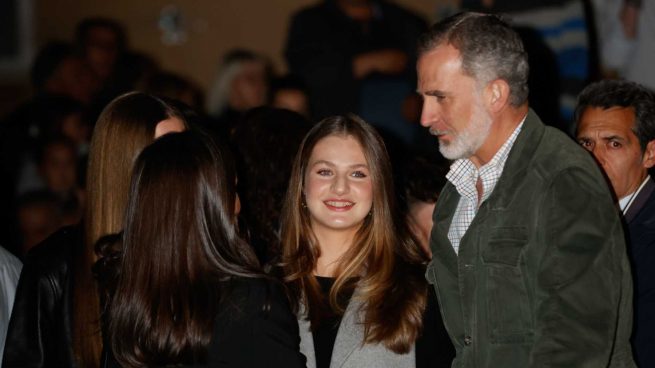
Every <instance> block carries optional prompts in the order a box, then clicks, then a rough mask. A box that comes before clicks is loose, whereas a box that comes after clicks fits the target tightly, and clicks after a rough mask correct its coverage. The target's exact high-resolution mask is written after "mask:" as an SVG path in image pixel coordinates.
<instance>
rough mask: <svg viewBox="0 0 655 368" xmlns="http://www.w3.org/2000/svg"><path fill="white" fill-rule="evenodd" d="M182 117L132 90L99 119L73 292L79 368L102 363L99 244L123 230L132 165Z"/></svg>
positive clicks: (91, 151)
mask: <svg viewBox="0 0 655 368" xmlns="http://www.w3.org/2000/svg"><path fill="white" fill-rule="evenodd" d="M169 118H178V119H179V120H180V121H181V122H182V123H183V124H186V123H185V122H184V121H185V120H184V118H183V117H182V116H181V114H180V113H179V112H178V111H177V110H176V109H175V108H173V107H171V106H170V105H168V104H167V103H166V102H164V101H162V100H160V99H158V98H156V97H153V96H151V95H148V94H145V93H141V92H131V93H127V94H124V95H122V96H119V97H117V98H116V99H114V100H113V101H112V102H110V103H109V104H108V105H107V106H106V107H105V108H104V110H103V111H102V114H101V115H100V117H99V118H98V121H97V123H96V126H95V128H94V131H93V135H92V138H91V145H90V148H89V162H88V168H87V179H86V189H87V201H86V209H85V213H84V221H83V222H84V243H85V244H84V247H83V248H82V250H81V252H78V253H77V254H76V255H75V257H76V259H75V267H74V268H73V270H74V276H73V280H74V288H73V299H74V300H73V309H74V313H73V350H74V351H75V354H76V356H78V357H79V361H80V362H81V363H80V366H87V365H90V366H93V365H97V362H98V361H99V359H100V352H101V349H102V348H101V346H102V341H101V338H100V334H99V333H98V331H99V327H98V326H97V324H98V320H99V315H100V306H99V302H98V293H97V290H96V285H95V283H94V279H93V275H92V273H91V267H92V265H93V263H94V262H95V258H96V257H95V253H94V244H95V243H96V241H98V239H100V237H102V236H104V235H107V234H112V233H117V232H119V231H120V230H121V229H122V228H123V215H124V213H125V206H126V204H127V195H128V191H129V186H130V178H131V174H132V166H133V165H134V160H135V159H136V157H137V156H138V154H139V153H140V152H141V150H143V148H144V147H145V146H147V145H148V144H150V143H151V142H152V141H154V139H155V132H156V129H157V125H158V124H159V122H161V121H162V120H166V119H169Z"/></svg>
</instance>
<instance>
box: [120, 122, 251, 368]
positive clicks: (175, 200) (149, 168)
mask: <svg viewBox="0 0 655 368" xmlns="http://www.w3.org/2000/svg"><path fill="white" fill-rule="evenodd" d="M226 155H227V153H226V151H225V150H223V149H219V148H218V147H217V146H216V145H215V143H214V142H212V141H211V140H210V139H209V138H208V137H205V136H202V135H200V134H199V133H195V132H185V133H178V134H169V135H166V136H164V137H162V138H160V139H158V140H157V141H156V142H154V143H153V144H151V145H150V146H148V147H147V148H146V149H144V150H143V152H142V153H141V155H140V156H139V158H138V160H137V162H136V164H135V167H134V172H133V177H132V183H131V188H130V197H129V202H128V206H127V210H126V216H125V229H124V232H123V254H122V261H121V265H120V270H119V276H118V283H117V287H116V292H115V294H114V296H113V301H112V304H111V308H110V325H109V326H110V340H111V343H112V349H113V351H114V354H115V355H116V358H117V359H118V360H119V362H121V364H123V365H124V366H152V365H162V364H173V363H189V362H193V361H197V360H198V359H202V356H203V352H204V349H205V347H206V346H207V344H208V343H209V341H210V338H211V333H212V331H213V323H212V321H213V319H214V317H215V315H216V312H217V308H218V302H219V297H220V288H219V282H220V281H222V280H225V279H227V278H230V277H232V276H245V277H250V276H256V275H257V268H258V267H257V261H256V258H255V257H254V255H253V253H252V251H251V249H250V247H249V246H247V245H246V244H244V243H242V242H241V241H240V239H239V238H238V235H237V231H236V215H235V199H236V194H235V188H234V186H235V177H234V170H233V165H232V163H231V162H230V160H229V158H228V157H226Z"/></svg>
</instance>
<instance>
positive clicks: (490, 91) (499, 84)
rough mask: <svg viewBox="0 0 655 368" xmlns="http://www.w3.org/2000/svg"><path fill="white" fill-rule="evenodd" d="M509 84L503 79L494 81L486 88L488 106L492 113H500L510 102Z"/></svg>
mask: <svg viewBox="0 0 655 368" xmlns="http://www.w3.org/2000/svg"><path fill="white" fill-rule="evenodd" d="M509 92H510V91H509V84H507V82H506V81H504V80H502V79H494V80H492V81H491V82H489V84H487V87H486V88H485V93H486V97H487V98H486V99H487V104H488V106H489V110H490V111H491V112H500V111H501V110H503V109H504V108H505V106H506V105H507V103H508V102H509Z"/></svg>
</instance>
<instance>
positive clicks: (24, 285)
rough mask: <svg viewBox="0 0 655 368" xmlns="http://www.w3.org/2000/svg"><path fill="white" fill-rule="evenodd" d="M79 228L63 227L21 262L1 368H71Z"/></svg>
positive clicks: (80, 245) (79, 242) (79, 240)
mask: <svg viewBox="0 0 655 368" xmlns="http://www.w3.org/2000/svg"><path fill="white" fill-rule="evenodd" d="M82 246H83V243H82V236H81V231H80V229H79V228H78V227H65V228H62V229H60V230H59V231H57V232H56V233H54V234H53V235H51V236H50V237H49V238H48V239H46V240H45V241H44V242H42V243H41V244H39V245H37V246H36V247H34V248H33V249H32V250H31V251H30V252H29V253H28V256H27V258H26V259H25V262H24V263H23V271H22V272H21V275H20V279H19V281H18V287H17V289H16V299H15V301H14V308H13V311H12V314H11V319H10V321H9V329H8V331H7V340H6V342H5V353H4V358H3V362H2V367H5V368H11V367H21V368H26V367H30V368H31V367H74V366H75V365H74V359H73V350H72V345H71V342H72V333H71V322H72V318H71V316H72V315H71V310H72V309H71V304H72V300H73V295H72V293H71V290H72V270H73V259H74V254H75V252H76V250H77V249H79V248H78V247H82Z"/></svg>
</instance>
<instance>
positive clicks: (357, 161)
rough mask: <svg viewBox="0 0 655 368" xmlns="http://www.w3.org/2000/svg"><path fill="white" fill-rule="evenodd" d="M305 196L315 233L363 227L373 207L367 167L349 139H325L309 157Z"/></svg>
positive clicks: (351, 231)
mask: <svg viewBox="0 0 655 368" xmlns="http://www.w3.org/2000/svg"><path fill="white" fill-rule="evenodd" d="M304 183H305V185H304V194H305V201H306V204H307V209H308V211H309V215H310V220H311V226H312V229H313V230H314V232H315V233H317V234H319V233H324V232H329V231H339V232H348V233H350V235H351V236H354V234H355V233H356V232H357V230H358V229H359V228H360V227H361V226H362V223H363V222H364V219H365V218H366V216H367V215H368V213H369V212H370V211H371V207H372V205H373V186H372V183H371V178H370V175H369V166H368V163H367V161H366V158H365V156H364V152H363V150H362V147H361V145H360V144H359V142H358V141H357V140H356V139H355V138H353V137H352V136H346V137H344V136H339V135H331V136H327V137H325V138H323V139H321V140H320V141H318V143H317V144H316V146H315V147H314V149H313V151H312V154H311V156H310V158H309V163H308V166H307V170H306V172H305V180H304Z"/></svg>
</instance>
